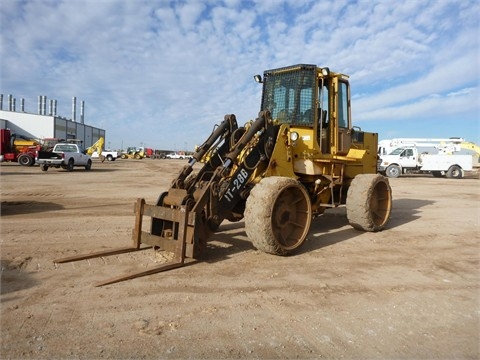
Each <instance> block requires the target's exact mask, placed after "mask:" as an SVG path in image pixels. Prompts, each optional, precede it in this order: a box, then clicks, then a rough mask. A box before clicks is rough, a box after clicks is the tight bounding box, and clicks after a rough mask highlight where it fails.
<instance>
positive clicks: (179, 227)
mask: <svg viewBox="0 0 480 360" xmlns="http://www.w3.org/2000/svg"><path fill="white" fill-rule="evenodd" d="M255 80H256V81H257V82H259V83H262V84H263V93H262V100H261V107H260V112H259V114H258V117H257V118H256V119H255V120H252V121H249V122H247V123H246V124H245V125H244V126H239V125H238V124H237V119H236V117H235V115H233V114H230V115H226V116H225V118H224V120H223V122H221V123H220V124H219V125H218V126H216V127H215V128H214V130H213V132H212V134H211V135H210V136H209V137H208V139H207V140H206V141H205V142H204V143H203V144H202V145H201V146H199V147H198V148H197V149H196V151H195V153H194V154H193V157H192V159H191V160H190V161H189V162H188V164H187V165H186V166H185V167H184V168H183V169H182V170H181V171H180V173H179V175H178V176H177V178H175V179H174V181H173V182H172V184H171V187H170V189H169V190H168V191H166V192H164V193H163V194H161V195H160V196H159V198H158V201H157V203H156V204H154V205H149V204H146V203H145V201H144V200H143V199H138V200H137V203H136V207H135V209H136V210H135V213H136V220H135V229H134V231H133V245H132V246H131V247H127V248H122V249H117V250H114V251H110V252H108V251H107V252H100V253H95V254H91V255H86V256H75V257H72V258H66V259H59V260H56V262H64V261H74V260H80V259H85V258H88V257H93V256H105V255H106V254H111V253H119V252H127V251H135V250H138V249H141V248H142V247H143V245H148V246H150V247H154V248H159V249H162V250H166V251H172V252H174V260H173V261H172V262H171V263H167V264H163V265H161V266H158V267H157V268H153V269H151V270H148V271H144V272H139V273H134V274H130V275H125V276H121V277H118V278H114V279H110V280H107V281H105V282H102V283H100V284H98V285H105V284H109V283H113V282H117V281H121V280H125V279H129V278H134V277H138V276H143V275H147V274H152V273H156V272H160V271H165V270H169V269H172V268H176V267H180V266H182V265H183V264H184V262H185V259H186V258H197V257H199V256H200V254H201V253H202V251H203V250H204V249H205V247H206V244H207V242H208V240H209V237H210V235H211V234H212V233H213V232H215V231H217V230H218V228H219V226H220V224H221V223H222V222H223V221H224V220H228V221H233V222H235V221H240V220H242V219H243V220H244V222H245V229H246V233H247V235H248V238H249V239H250V240H251V241H252V243H253V245H254V246H255V247H256V248H258V249H260V250H262V251H264V252H267V253H271V254H275V255H287V254H290V253H292V252H294V251H295V250H296V249H298V248H299V247H300V246H301V245H302V244H303V242H304V241H305V239H306V237H307V235H308V233H309V229H310V224H311V221H312V219H314V218H315V217H316V216H318V215H321V214H322V213H323V212H324V211H325V210H327V209H329V208H335V207H338V206H346V213H347V218H348V221H349V223H350V224H351V225H352V226H353V227H354V228H355V229H358V230H364V231H379V230H382V229H383V228H384V227H385V224H386V223H387V221H388V219H389V216H390V211H391V205H392V193H391V188H390V185H389V182H388V179H387V178H385V177H383V176H382V175H379V174H377V173H376V169H377V142H378V136H377V134H376V133H368V132H364V131H362V130H361V129H360V128H358V127H354V126H353V125H352V119H351V112H350V85H349V82H348V77H347V76H346V75H343V74H340V73H335V72H332V71H330V70H329V69H328V68H325V67H324V68H320V67H317V66H315V65H303V64H301V65H294V66H289V67H283V68H279V69H273V70H268V71H265V72H264V75H263V77H262V76H260V75H256V76H255ZM197 163H202V164H203V165H202V166H201V167H200V168H199V169H198V170H197V171H194V165H195V164H197ZM196 168H198V165H197V166H196ZM144 217H150V218H151V221H150V229H149V231H144V230H142V222H143V218H144Z"/></svg>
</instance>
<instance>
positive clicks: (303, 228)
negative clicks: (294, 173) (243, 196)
mask: <svg viewBox="0 0 480 360" xmlns="http://www.w3.org/2000/svg"><path fill="white" fill-rule="evenodd" d="M244 215H245V230H246V232H247V235H248V237H249V239H250V240H251V241H252V243H253V245H254V246H255V247H256V248H257V249H259V250H261V251H264V252H267V253H270V254H275V255H287V254H289V253H291V252H292V251H293V250H295V249H297V248H298V247H299V246H301V245H302V244H303V242H304V240H305V238H306V237H307V234H308V231H309V229H310V224H311V220H312V208H311V203H310V198H309V196H308V193H307V191H306V190H305V188H304V187H303V185H302V184H300V183H299V182H298V181H296V180H294V179H291V178H285V177H278V176H273V177H268V178H264V179H263V180H262V181H260V182H259V183H258V184H257V185H255V187H254V188H253V189H252V191H251V193H250V196H249V197H248V199H247V203H246V209H245V214H244Z"/></svg>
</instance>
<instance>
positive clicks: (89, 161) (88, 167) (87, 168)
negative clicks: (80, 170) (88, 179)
mask: <svg viewBox="0 0 480 360" xmlns="http://www.w3.org/2000/svg"><path fill="white" fill-rule="evenodd" d="M91 168H92V160H88V161H87V165H85V170H87V171H88V170H90V169H91Z"/></svg>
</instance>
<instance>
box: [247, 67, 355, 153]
mask: <svg viewBox="0 0 480 360" xmlns="http://www.w3.org/2000/svg"><path fill="white" fill-rule="evenodd" d="M255 79H256V80H257V81H261V80H260V79H261V78H260V77H258V76H257V77H255ZM263 83H264V85H263V95H262V104H261V110H268V111H269V112H270V114H271V117H272V119H273V120H274V121H275V122H276V123H279V124H288V125H289V126H290V132H297V133H298V139H299V140H298V142H297V143H296V146H295V149H294V156H295V157H300V156H301V154H303V155H305V154H309V155H311V154H313V153H317V154H319V153H321V154H332V155H346V154H347V153H348V151H349V149H350V146H351V142H352V141H351V134H352V132H351V118H350V90H349V83H348V81H347V77H346V76H345V75H342V74H337V73H333V72H330V70H329V69H328V68H323V69H322V68H318V67H317V66H315V65H295V66H291V67H286V68H280V69H275V70H269V71H266V72H265V73H264V79H263Z"/></svg>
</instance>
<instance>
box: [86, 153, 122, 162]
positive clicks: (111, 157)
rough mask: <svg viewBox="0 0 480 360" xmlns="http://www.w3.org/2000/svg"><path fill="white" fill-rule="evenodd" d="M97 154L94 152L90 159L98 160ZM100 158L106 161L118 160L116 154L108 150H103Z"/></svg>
mask: <svg viewBox="0 0 480 360" xmlns="http://www.w3.org/2000/svg"><path fill="white" fill-rule="evenodd" d="M99 157H100V156H98V152H96V151H94V152H93V154H92V159H96V158H99ZM102 158H104V159H105V160H107V161H115V160H116V159H117V158H118V152H117V151H110V150H104V151H102Z"/></svg>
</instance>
